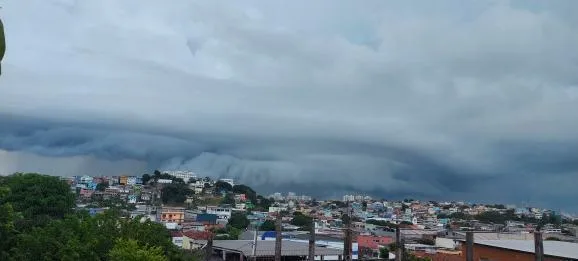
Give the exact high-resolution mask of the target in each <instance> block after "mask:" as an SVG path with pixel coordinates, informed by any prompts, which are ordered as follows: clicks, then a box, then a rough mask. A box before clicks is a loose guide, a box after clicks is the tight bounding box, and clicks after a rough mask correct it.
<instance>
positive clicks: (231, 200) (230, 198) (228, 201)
mask: <svg viewBox="0 0 578 261" xmlns="http://www.w3.org/2000/svg"><path fill="white" fill-rule="evenodd" d="M221 204H224V205H232V204H235V195H233V194H232V193H227V195H225V197H223V200H222V201H221Z"/></svg>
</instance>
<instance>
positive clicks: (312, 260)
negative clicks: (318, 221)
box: [309, 218, 315, 261]
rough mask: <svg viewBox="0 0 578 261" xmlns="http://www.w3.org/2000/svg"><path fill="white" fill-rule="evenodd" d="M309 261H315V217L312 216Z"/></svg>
mask: <svg viewBox="0 0 578 261" xmlns="http://www.w3.org/2000/svg"><path fill="white" fill-rule="evenodd" d="M309 261H315V219H314V218H311V229H309Z"/></svg>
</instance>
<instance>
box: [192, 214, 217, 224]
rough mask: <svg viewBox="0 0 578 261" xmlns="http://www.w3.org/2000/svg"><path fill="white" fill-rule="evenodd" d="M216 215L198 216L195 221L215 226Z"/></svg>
mask: <svg viewBox="0 0 578 261" xmlns="http://www.w3.org/2000/svg"><path fill="white" fill-rule="evenodd" d="M217 219H218V217H217V215H216V214H198V215H197V219H196V221H197V222H199V223H202V224H204V225H215V224H217Z"/></svg>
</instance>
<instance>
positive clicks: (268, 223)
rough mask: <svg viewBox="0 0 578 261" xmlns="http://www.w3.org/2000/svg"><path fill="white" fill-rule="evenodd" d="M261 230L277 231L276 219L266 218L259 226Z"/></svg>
mask: <svg viewBox="0 0 578 261" xmlns="http://www.w3.org/2000/svg"><path fill="white" fill-rule="evenodd" d="M259 230H261V231H275V221H273V220H265V222H263V223H262V224H261V226H260V227H259Z"/></svg>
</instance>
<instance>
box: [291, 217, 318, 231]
mask: <svg viewBox="0 0 578 261" xmlns="http://www.w3.org/2000/svg"><path fill="white" fill-rule="evenodd" d="M312 222H313V218H312V217H310V216H305V215H303V214H302V213H301V212H295V215H294V216H293V219H291V225H294V226H298V227H300V228H301V230H305V231H309V230H310V229H311V223H312Z"/></svg>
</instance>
